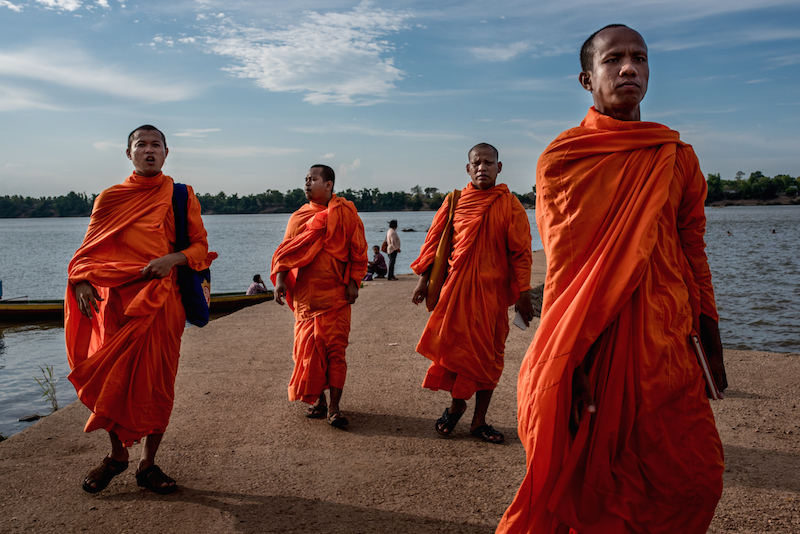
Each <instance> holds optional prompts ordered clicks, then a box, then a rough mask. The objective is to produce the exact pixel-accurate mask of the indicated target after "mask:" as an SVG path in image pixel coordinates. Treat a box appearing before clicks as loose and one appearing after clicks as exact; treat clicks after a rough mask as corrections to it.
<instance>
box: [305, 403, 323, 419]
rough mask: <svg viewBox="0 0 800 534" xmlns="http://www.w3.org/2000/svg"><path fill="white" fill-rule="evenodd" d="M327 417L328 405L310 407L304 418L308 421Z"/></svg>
mask: <svg viewBox="0 0 800 534" xmlns="http://www.w3.org/2000/svg"><path fill="white" fill-rule="evenodd" d="M326 415H328V405H327V404H326V405H322V406H321V405H316V404H314V405H311V406H309V407H308V410H306V417H308V418H309V419H322V418H323V417H325V416H326Z"/></svg>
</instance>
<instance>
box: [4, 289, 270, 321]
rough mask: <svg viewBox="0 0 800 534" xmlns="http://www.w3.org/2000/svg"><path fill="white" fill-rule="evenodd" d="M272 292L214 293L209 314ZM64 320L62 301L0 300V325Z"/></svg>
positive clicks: (242, 305) (256, 300)
mask: <svg viewBox="0 0 800 534" xmlns="http://www.w3.org/2000/svg"><path fill="white" fill-rule="evenodd" d="M272 299H273V294H272V291H270V292H268V293H260V294H258V295H245V294H244V293H215V294H212V295H211V309H210V311H211V313H212V314H220V313H230V312H233V311H236V310H241V309H242V308H246V307H248V306H252V305H254V304H259V303H261V302H265V301H267V300H272ZM63 319H64V301H63V300H7V301H2V300H0V322H1V323H27V322H35V321H54V320H63Z"/></svg>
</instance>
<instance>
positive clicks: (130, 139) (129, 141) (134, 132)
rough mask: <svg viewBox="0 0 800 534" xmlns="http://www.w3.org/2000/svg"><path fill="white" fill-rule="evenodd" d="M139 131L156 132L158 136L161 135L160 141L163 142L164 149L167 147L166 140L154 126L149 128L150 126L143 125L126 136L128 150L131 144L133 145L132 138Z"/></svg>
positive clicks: (162, 133)
mask: <svg viewBox="0 0 800 534" xmlns="http://www.w3.org/2000/svg"><path fill="white" fill-rule="evenodd" d="M140 131H145V132H158V133H159V134H161V140H162V141H163V142H164V148H166V147H167V138H166V137H164V132H162V131H161V130H159V129H158V128H156V127H155V126H151V125H150V124H144V125H142V126H139V127H138V128H136V129H135V130H134V131H132V132H131V133H130V134H129V135H128V149H130V148H131V143H133V136H134V135H136V132H140Z"/></svg>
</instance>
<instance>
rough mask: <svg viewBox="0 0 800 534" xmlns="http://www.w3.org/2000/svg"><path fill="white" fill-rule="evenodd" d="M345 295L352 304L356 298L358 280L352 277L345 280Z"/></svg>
mask: <svg viewBox="0 0 800 534" xmlns="http://www.w3.org/2000/svg"><path fill="white" fill-rule="evenodd" d="M345 297H346V298H347V302H349V303H350V304H353V303H354V302H355V301H356V299H357V298H358V282H356V281H355V280H353V279H352V278H351V279H350V281H349V282H347V289H346V290H345Z"/></svg>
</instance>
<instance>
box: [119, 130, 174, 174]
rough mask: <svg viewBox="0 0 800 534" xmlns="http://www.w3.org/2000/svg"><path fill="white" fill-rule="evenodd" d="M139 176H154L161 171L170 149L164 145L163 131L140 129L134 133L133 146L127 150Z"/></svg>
mask: <svg viewBox="0 0 800 534" xmlns="http://www.w3.org/2000/svg"><path fill="white" fill-rule="evenodd" d="M125 153H126V154H127V155H128V159H130V160H131V161H132V162H133V168H134V170H135V171H136V174H138V175H139V176H147V177H152V176H156V175H157V174H158V173H160V172H161V167H163V166H164V160H166V159H167V154H169V149H168V148H167V147H166V146H164V141H163V140H162V139H161V133H159V132H157V131H155V130H139V131H138V132H136V133H134V134H133V141H132V142H131V147H130V148H129V149H127V150H126V151H125Z"/></svg>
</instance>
